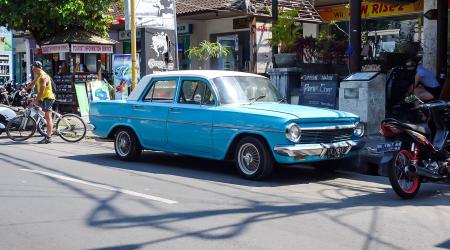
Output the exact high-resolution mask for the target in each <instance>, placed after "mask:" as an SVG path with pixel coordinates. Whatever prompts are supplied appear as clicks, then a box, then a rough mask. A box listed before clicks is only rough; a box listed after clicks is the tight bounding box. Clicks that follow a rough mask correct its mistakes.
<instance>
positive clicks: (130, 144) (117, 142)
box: [114, 128, 142, 161]
mask: <svg viewBox="0 0 450 250" xmlns="http://www.w3.org/2000/svg"><path fill="white" fill-rule="evenodd" d="M114 149H115V151H116V155H117V156H118V157H119V159H120V160H122V161H135V160H137V159H138V158H139V156H140V155H141V153H142V147H141V145H140V143H139V141H138V139H137V137H136V134H135V133H134V132H133V131H132V130H131V129H128V128H121V129H119V130H118V131H117V133H116V135H115V138H114Z"/></svg>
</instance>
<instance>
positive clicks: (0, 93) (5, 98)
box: [0, 85, 10, 106]
mask: <svg viewBox="0 0 450 250" xmlns="http://www.w3.org/2000/svg"><path fill="white" fill-rule="evenodd" d="M9 101H10V98H9V94H8V90H7V89H6V86H5V85H0V104H3V105H8V106H9V105H10V102H9Z"/></svg>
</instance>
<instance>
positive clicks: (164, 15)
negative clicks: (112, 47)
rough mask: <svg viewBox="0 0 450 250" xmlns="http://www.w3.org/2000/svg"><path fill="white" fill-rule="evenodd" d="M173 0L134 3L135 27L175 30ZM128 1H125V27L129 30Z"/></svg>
mask: <svg viewBox="0 0 450 250" xmlns="http://www.w3.org/2000/svg"><path fill="white" fill-rule="evenodd" d="M174 3H175V1H174V0H141V1H135V11H136V12H135V15H136V26H137V27H149V28H159V29H168V30H175V19H176V17H175V14H174ZM129 7H130V1H129V0H126V1H125V27H126V28H127V29H130V12H131V9H130V8H129Z"/></svg>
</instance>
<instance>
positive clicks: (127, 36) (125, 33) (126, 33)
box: [119, 29, 141, 41]
mask: <svg viewBox="0 0 450 250" xmlns="http://www.w3.org/2000/svg"><path fill="white" fill-rule="evenodd" d="M136 39H141V30H140V29H137V30H136ZM127 40H131V30H122V31H119V41H127Z"/></svg>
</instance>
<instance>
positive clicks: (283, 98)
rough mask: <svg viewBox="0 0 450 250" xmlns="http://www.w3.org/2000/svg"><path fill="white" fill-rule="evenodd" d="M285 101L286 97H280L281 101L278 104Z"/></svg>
mask: <svg viewBox="0 0 450 250" xmlns="http://www.w3.org/2000/svg"><path fill="white" fill-rule="evenodd" d="M286 100H287V97H286V96H283V97H281V99H280V100H279V101H278V103H282V102H285V101H286Z"/></svg>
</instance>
